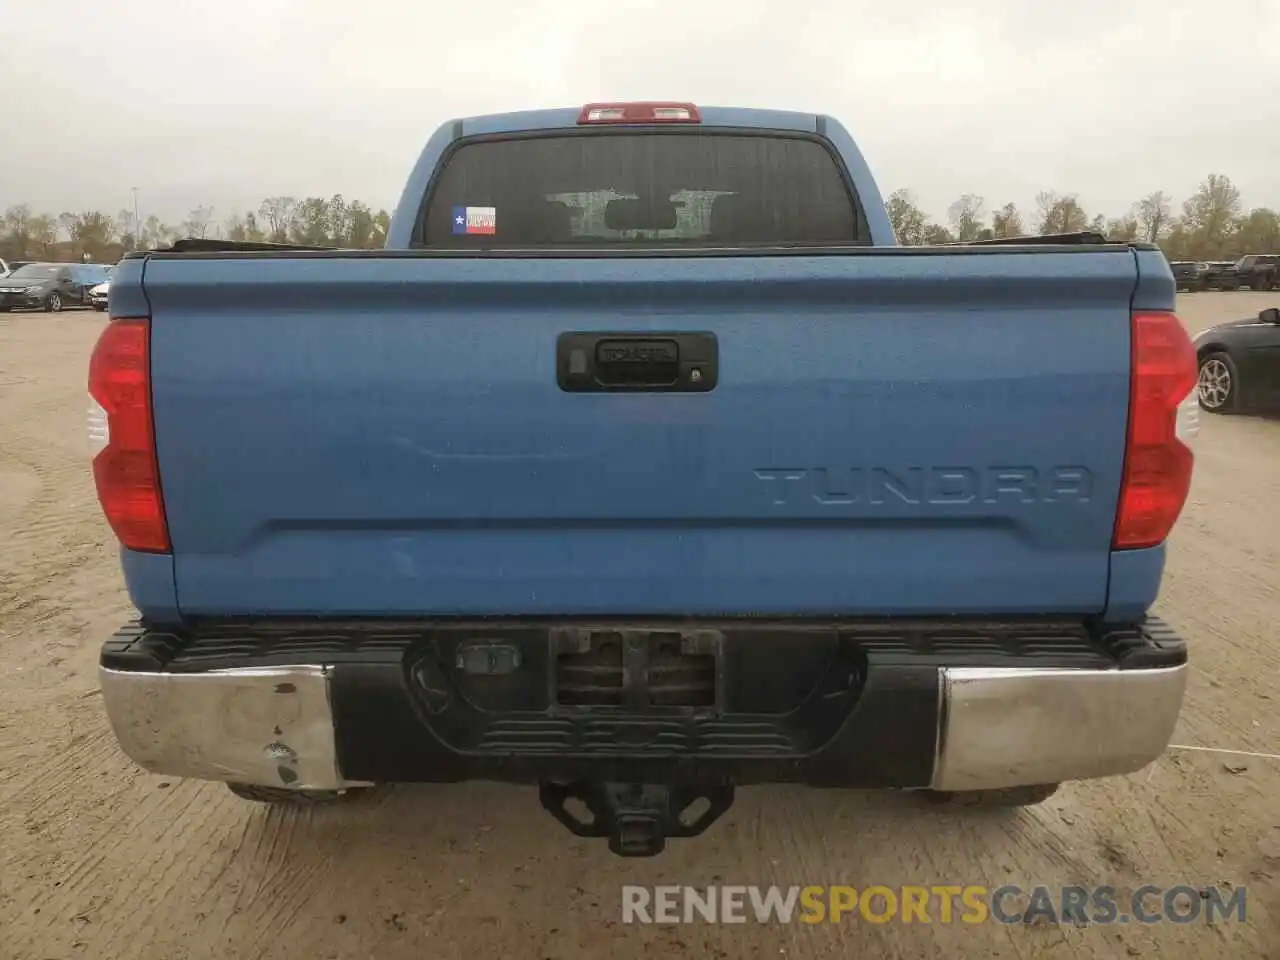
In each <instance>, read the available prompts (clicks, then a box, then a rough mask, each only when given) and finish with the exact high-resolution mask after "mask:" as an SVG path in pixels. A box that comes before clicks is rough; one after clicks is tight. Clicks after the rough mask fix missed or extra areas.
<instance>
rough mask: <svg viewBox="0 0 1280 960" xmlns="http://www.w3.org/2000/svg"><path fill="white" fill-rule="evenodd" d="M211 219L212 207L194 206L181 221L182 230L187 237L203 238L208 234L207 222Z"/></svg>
mask: <svg viewBox="0 0 1280 960" xmlns="http://www.w3.org/2000/svg"><path fill="white" fill-rule="evenodd" d="M212 221H213V207H204V206H201V207H196V208H195V209H194V210H192V211H191V212H190V213H188V214H187V219H185V220H183V221H182V232H183V233H184V234H186V235H187V236H188V237H195V238H197V239H200V240H203V239H204V238H205V237H207V236H208V235H209V224H210V223H211V222H212Z"/></svg>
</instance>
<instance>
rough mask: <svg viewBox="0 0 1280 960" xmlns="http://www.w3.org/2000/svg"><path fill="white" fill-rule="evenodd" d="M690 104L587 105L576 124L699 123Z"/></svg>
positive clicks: (696, 110)
mask: <svg viewBox="0 0 1280 960" xmlns="http://www.w3.org/2000/svg"><path fill="white" fill-rule="evenodd" d="M701 122H702V116H701V115H700V114H699V113H698V108H697V107H695V106H694V105H693V104H692V103H588V104H587V105H586V106H585V107H583V108H582V112H581V113H580V114H578V123H585V124H593V123H701Z"/></svg>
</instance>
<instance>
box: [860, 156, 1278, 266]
mask: <svg viewBox="0 0 1280 960" xmlns="http://www.w3.org/2000/svg"><path fill="white" fill-rule="evenodd" d="M885 209H886V211H887V212H888V214H889V220H890V222H891V223H892V224H893V229H894V232H895V233H896V234H897V235H898V242H900V243H904V244H908V245H911V246H917V245H921V244H934V243H954V242H961V243H965V242H972V241H974V240H994V239H1004V238H1010V237H1021V236H1026V235H1028V234H1045V233H1073V232H1075V231H1078V230H1093V231H1096V232H1097V233H1101V234H1103V235H1105V236H1106V237H1107V238H1108V239H1111V240H1145V241H1148V242H1150V243H1156V244H1159V245H1160V248H1161V249H1162V250H1163V251H1164V252H1165V255H1166V256H1167V257H1168V258H1169V259H1170V260H1234V259H1235V258H1236V257H1239V256H1243V255H1244V254H1246V253H1280V212H1277V211H1275V210H1271V209H1269V208H1267V207H1254V208H1252V209H1250V210H1246V209H1245V207H1244V205H1243V204H1242V203H1241V200H1240V190H1239V189H1238V188H1237V187H1236V185H1235V184H1233V183H1232V182H1231V179H1230V178H1229V177H1226V176H1223V175H1222V174H1220V173H1211V174H1209V176H1207V177H1206V178H1205V179H1204V181H1203V182H1201V184H1200V186H1199V187H1198V188H1197V189H1196V192H1195V193H1194V194H1192V195H1191V196H1190V197H1189V198H1187V199H1186V200H1184V201H1183V202H1182V205H1181V208H1180V209H1179V210H1178V211H1177V212H1175V210H1174V201H1173V198H1172V197H1170V196H1169V195H1168V194H1167V193H1165V192H1164V191H1163V190H1157V191H1155V192H1154V193H1149V194H1147V195H1146V196H1145V197H1142V198H1141V199H1140V200H1137V201H1136V202H1134V203H1133V204H1132V205H1131V206H1130V207H1129V209H1128V210H1126V211H1125V212H1124V213H1123V214H1122V215H1120V216H1118V217H1108V216H1106V215H1105V214H1101V213H1099V214H1094V215H1092V216H1091V215H1090V214H1089V212H1088V211H1086V210H1085V208H1084V207H1083V206H1082V205H1081V203H1080V199H1079V196H1078V195H1077V194H1074V193H1067V194H1061V193H1056V192H1054V191H1050V190H1044V191H1041V192H1040V193H1039V194H1037V195H1036V200H1035V210H1034V211H1028V212H1027V213H1025V214H1024V213H1023V211H1022V210H1020V209H1018V206H1017V205H1016V204H1013V203H1006V204H1004V205H1003V206H997V207H994V208H992V209H990V210H988V208H987V206H986V201H985V199H984V198H982V197H980V196H977V195H975V194H971V193H969V194H965V195H964V196H962V197H960V198H959V199H957V200H956V201H955V202H954V203H952V204H951V205H950V206H949V207H948V208H947V218H946V222H945V223H937V222H934V221H932V220H930V219H929V217H928V215H927V214H926V213H925V212H924V211H923V210H921V209H920V207H919V206H918V205H917V204H916V201H915V197H914V196H913V195H912V193H911V191H910V190H895V191H894V192H893V193H891V194H889V198H888V200H887V201H886V202H885Z"/></svg>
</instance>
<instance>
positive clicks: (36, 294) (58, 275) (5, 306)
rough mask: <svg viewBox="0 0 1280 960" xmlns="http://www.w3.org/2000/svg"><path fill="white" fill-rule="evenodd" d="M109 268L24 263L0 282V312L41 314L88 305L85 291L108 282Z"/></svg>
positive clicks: (102, 265)
mask: <svg viewBox="0 0 1280 960" xmlns="http://www.w3.org/2000/svg"><path fill="white" fill-rule="evenodd" d="M110 276H111V268H110V267H108V266H106V265H105V264H100V263H28V264H25V265H24V266H21V267H19V268H18V269H17V270H15V271H13V273H11V274H9V276H7V277H4V278H0V311H7V310H18V309H27V310H44V311H47V312H49V313H58V312H59V311H61V310H62V309H63V308H64V307H68V306H73V305H80V306H85V305H87V304H88V303H89V291H90V290H91V289H92V288H93V287H95V286H97V285H98V284H100V283H102V282H103V281H105V280H107V279H109V278H110Z"/></svg>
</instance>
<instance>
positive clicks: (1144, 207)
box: [1134, 190, 1173, 243]
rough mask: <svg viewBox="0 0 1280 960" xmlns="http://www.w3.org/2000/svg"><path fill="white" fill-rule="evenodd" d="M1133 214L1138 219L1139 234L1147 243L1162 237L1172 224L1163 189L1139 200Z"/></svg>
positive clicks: (1171, 216)
mask: <svg viewBox="0 0 1280 960" xmlns="http://www.w3.org/2000/svg"><path fill="white" fill-rule="evenodd" d="M1134 216H1135V217H1136V218H1137V221H1138V232H1139V236H1141V237H1142V239H1143V240H1146V241H1147V242H1148V243H1155V242H1156V241H1157V240H1159V239H1161V238H1162V237H1164V236H1165V235H1166V234H1167V233H1168V232H1169V228H1170V227H1172V226H1173V214H1172V213H1170V204H1169V198H1168V197H1167V196H1165V193H1164V191H1163V190H1157V191H1156V192H1155V193H1149V194H1147V195H1146V196H1145V197H1143V198H1142V199H1141V200H1139V201H1138V202H1137V204H1136V205H1135V208H1134Z"/></svg>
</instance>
